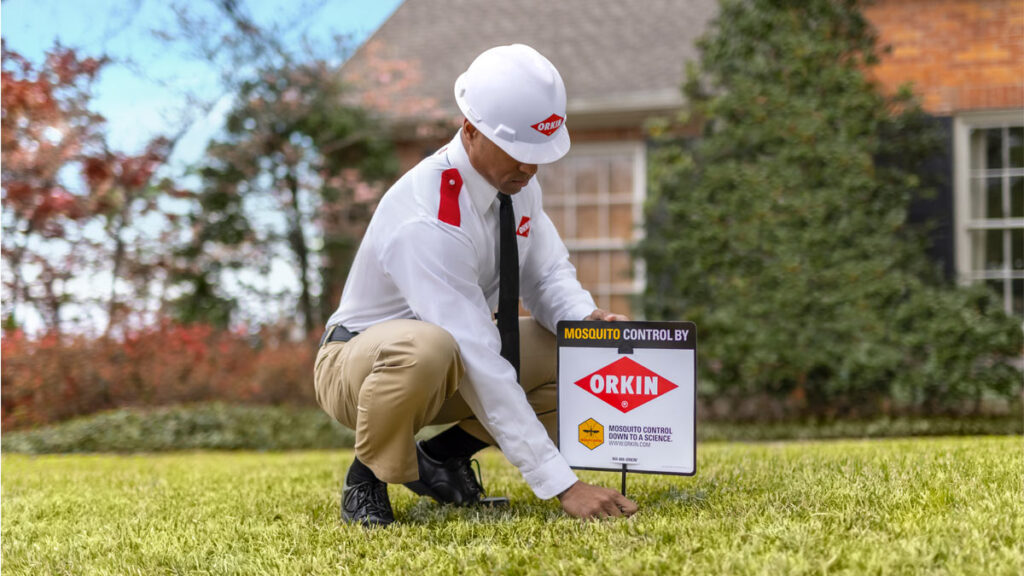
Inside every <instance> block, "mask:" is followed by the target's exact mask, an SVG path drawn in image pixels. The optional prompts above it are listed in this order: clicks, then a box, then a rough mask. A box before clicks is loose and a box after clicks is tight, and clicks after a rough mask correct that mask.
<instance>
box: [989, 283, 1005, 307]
mask: <svg viewBox="0 0 1024 576" xmlns="http://www.w3.org/2000/svg"><path fill="white" fill-rule="evenodd" d="M985 285H986V286H988V287H989V289H990V290H992V292H993V293H994V294H995V295H996V296H997V297H998V298H999V300H1000V301H1001V302H1006V295H1005V294H1004V293H1003V281H1002V280H986V281H985Z"/></svg>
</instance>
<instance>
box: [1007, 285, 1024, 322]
mask: <svg viewBox="0 0 1024 576" xmlns="http://www.w3.org/2000/svg"><path fill="white" fill-rule="evenodd" d="M1011 290H1012V291H1013V294H1012V295H1011V296H1010V298H1011V304H1010V310H1011V311H1012V313H1013V315H1014V316H1016V317H1017V318H1020V317H1021V316H1024V280H1014V281H1013V288H1012V289H1011Z"/></svg>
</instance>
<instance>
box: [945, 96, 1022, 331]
mask: <svg viewBox="0 0 1024 576" xmlns="http://www.w3.org/2000/svg"><path fill="white" fill-rule="evenodd" d="M1007 125H1011V126H1024V110H1021V109H1015V110H995V111H984V112H969V113H964V114H961V115H959V116H957V117H956V118H955V119H954V121H953V179H954V198H955V200H954V206H953V208H954V210H953V222H954V230H955V237H954V246H955V250H956V269H957V278H958V281H959V282H960V283H961V284H965V285H966V284H971V283H974V282H984V281H985V280H1004V281H1006V282H1007V284H1008V285H1009V286H1010V287H1012V282H1010V280H1011V279H1017V277H1018V275H1020V274H1024V273H1020V272H1018V273H1014V271H1013V269H1012V268H1010V269H1006V268H1004V269H1002V270H997V271H979V270H975V269H974V267H973V266H972V262H971V249H972V244H971V232H972V231H976V230H985V229H993V228H996V229H1001V230H1005V229H1014V228H1024V218H1010V217H1008V215H1007V217H1005V218H1001V219H998V220H996V219H988V218H978V219H975V218H972V216H971V203H970V202H971V176H972V173H971V172H972V171H971V157H970V152H971V150H970V135H971V130H979V129H981V130H983V129H987V128H1002V127H1004V126H1007ZM1001 172H1002V173H1003V176H1004V178H1011V177H1016V176H1022V177H1024V168H1012V169H1011V168H1004V169H1002V170H1001ZM1003 185H1004V186H1006V185H1007V183H1005V182H1004V184H1003ZM1010 248H1011V247H1010V246H1004V251H1006V256H1005V257H1004V262H1008V260H1009V254H1011V253H1012V252H1011V251H1010ZM1004 290H1005V289H1004ZM1003 301H1004V307H1005V309H1006V312H1007V313H1012V308H1011V306H1012V296H1011V297H1009V298H1007V297H1006V293H1005V292H1004V296H1003Z"/></svg>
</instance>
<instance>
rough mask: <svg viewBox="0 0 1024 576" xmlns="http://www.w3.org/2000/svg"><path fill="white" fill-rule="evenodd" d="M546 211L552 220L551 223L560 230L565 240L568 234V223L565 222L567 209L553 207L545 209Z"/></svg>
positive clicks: (559, 232)
mask: <svg viewBox="0 0 1024 576" xmlns="http://www.w3.org/2000/svg"><path fill="white" fill-rule="evenodd" d="M544 211H545V212H547V214H548V218H550V219H551V223H552V224H554V225H555V228H556V229H558V234H559V235H561V236H562V238H565V237H566V234H568V228H566V224H567V222H566V221H565V216H566V209H565V208H555V207H551V208H545V209H544Z"/></svg>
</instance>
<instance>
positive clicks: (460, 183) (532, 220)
mask: <svg viewBox="0 0 1024 576" xmlns="http://www.w3.org/2000/svg"><path fill="white" fill-rule="evenodd" d="M455 99H456V101H457V103H458V105H459V108H460V109H461V110H462V112H463V114H464V115H465V119H464V120H463V123H462V128H461V129H460V130H459V132H458V133H457V134H456V135H455V137H454V138H453V139H452V141H451V142H449V143H448V145H447V146H445V147H444V148H442V149H441V150H439V151H438V152H437V153H436V154H434V155H433V156H430V157H429V158H426V159H425V160H423V161H422V162H420V163H419V164H418V165H417V166H416V167H414V168H413V169H412V170H410V171H409V172H408V173H406V174H405V175H404V176H403V177H402V178H401V179H400V180H399V181H398V182H397V183H395V185H394V186H392V187H391V189H390V190H388V192H387V193H386V194H385V195H384V197H383V198H382V199H381V202H380V205H379V206H378V208H377V210H376V212H375V213H374V215H373V218H372V220H371V221H370V225H369V227H368V229H367V232H366V236H365V237H364V238H363V241H362V244H361V245H360V247H359V251H358V252H357V254H356V257H355V261H354V262H353V264H352V270H351V272H350V273H349V277H348V281H347V282H346V284H345V289H344V291H343V293H342V297H341V304H340V306H339V307H338V310H337V311H336V312H335V313H334V314H333V315H332V316H331V318H330V320H329V321H328V326H327V331H326V332H325V334H324V337H323V338H322V339H321V345H320V350H319V352H318V354H317V358H316V368H315V386H316V394H317V400H318V401H319V403H320V406H321V407H323V409H324V410H325V411H326V412H327V413H328V414H330V415H331V416H333V417H334V418H335V419H337V420H338V421H339V422H341V423H342V424H344V425H345V426H348V427H350V428H352V429H354V430H355V432H356V446H355V453H356V458H355V461H354V462H353V463H352V466H351V468H350V469H349V471H348V473H347V475H346V478H345V485H344V488H343V490H342V517H343V518H344V519H345V520H346V521H348V522H357V523H362V524H365V525H387V524H390V523H391V522H393V521H394V516H393V513H392V510H391V504H390V501H389V500H388V494H387V486H386V484H387V483H401V484H405V485H406V486H407V487H409V488H410V489H412V490H413V491H415V492H416V493H418V494H423V495H428V496H430V497H432V498H434V499H435V500H437V501H439V502H444V503H452V504H457V505H479V504H480V503H481V501H482V500H483V497H484V491H483V488H482V487H481V485H480V483H479V482H478V480H477V478H476V477H475V476H474V474H473V471H472V468H471V466H470V460H469V458H470V456H472V455H473V454H474V453H475V452H477V451H478V450H480V449H482V448H484V447H486V446H489V445H496V446H497V447H498V448H500V449H501V451H502V452H503V453H504V454H505V456H506V457H507V458H508V459H509V461H511V462H512V464H514V465H515V466H516V467H517V468H518V469H519V471H520V472H521V473H522V475H523V478H524V479H525V480H526V482H527V483H528V484H529V485H530V487H531V488H532V489H533V492H534V493H535V494H536V495H537V497H539V498H542V499H547V498H554V497H558V498H559V500H560V501H561V504H562V508H563V509H564V510H565V512H566V513H568V514H569V515H572V516H576V517H581V518H591V517H608V516H623V515H626V516H628V515H631V514H633V513H634V512H635V511H636V509H637V507H636V505H635V504H634V503H633V502H631V501H630V500H628V499H626V498H625V497H623V496H622V495H621V494H619V493H618V492H615V491H613V490H610V489H607V488H603V487H600V486H594V485H590V484H587V483H584V482H581V481H579V480H578V479H577V478H576V475H575V474H574V473H573V471H572V470H571V469H570V468H569V465H568V464H567V463H566V461H565V459H564V458H563V457H562V456H561V454H560V453H559V451H558V448H557V447H556V446H555V444H554V442H553V440H552V438H553V435H554V434H555V432H556V430H555V427H556V414H555V408H556V399H557V398H556V396H557V395H556V389H555V379H556V374H555V338H554V335H553V334H552V332H553V331H554V329H555V325H556V324H557V323H558V322H559V321H560V320H580V319H588V320H603V321H614V320H624V319H625V317H624V316H621V315H617V314H611V313H609V312H606V311H604V310H600V309H598V308H597V307H596V305H595V304H594V300H593V298H592V297H591V295H590V294H589V293H588V292H587V291H585V290H584V289H583V288H582V287H581V286H580V284H579V282H578V281H577V279H576V271H575V269H574V268H573V266H572V264H571V263H570V262H569V256H568V252H567V251H566V248H565V245H564V244H563V243H562V241H561V239H560V238H559V236H558V232H557V231H556V230H555V227H554V225H552V223H551V221H550V220H549V219H548V217H547V215H546V214H545V213H544V211H543V210H542V208H541V190H540V186H539V185H538V184H537V180H536V178H534V175H535V174H536V173H537V166H538V165H539V164H547V163H551V162H554V161H556V160H558V159H560V158H561V157H562V156H564V155H565V153H566V152H568V150H569V132H568V129H567V128H566V126H565V100H566V96H565V86H564V84H563V82H562V78H561V76H560V75H559V73H558V71H557V70H556V69H555V67H554V66H553V65H552V64H551V62H549V61H548V60H547V59H546V58H545V57H544V56H542V55H541V54H539V53H538V52H537V51H535V50H534V49H532V48H530V47H528V46H524V45H521V44H515V45H511V46H499V47H497V48H492V49H490V50H487V51H486V52H484V53H483V54H481V55H480V56H478V57H477V59H476V60H474V61H473V63H472V65H470V67H469V69H468V70H467V71H466V72H465V73H463V74H462V75H461V76H460V77H459V78H458V80H457V81H456V83H455ZM520 296H521V297H522V299H523V304H524V306H525V307H526V308H527V309H528V310H529V311H530V312H531V314H532V316H533V317H532V318H529V319H526V318H524V319H522V320H520V319H519V318H518V309H519V298H520ZM495 309H497V315H496V316H497V324H495V321H494V318H495V316H494V314H493V311H494V310H495ZM521 360H522V362H520V361H521ZM442 423H454V424H455V425H454V426H452V427H451V428H448V429H447V430H445V431H444V432H442V433H440V434H439V435H437V436H435V437H433V438H431V439H430V440H427V441H425V442H420V443H416V442H415V440H414V434H415V433H416V432H417V431H418V430H419V429H420V428H422V427H423V426H425V425H429V424H442Z"/></svg>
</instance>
